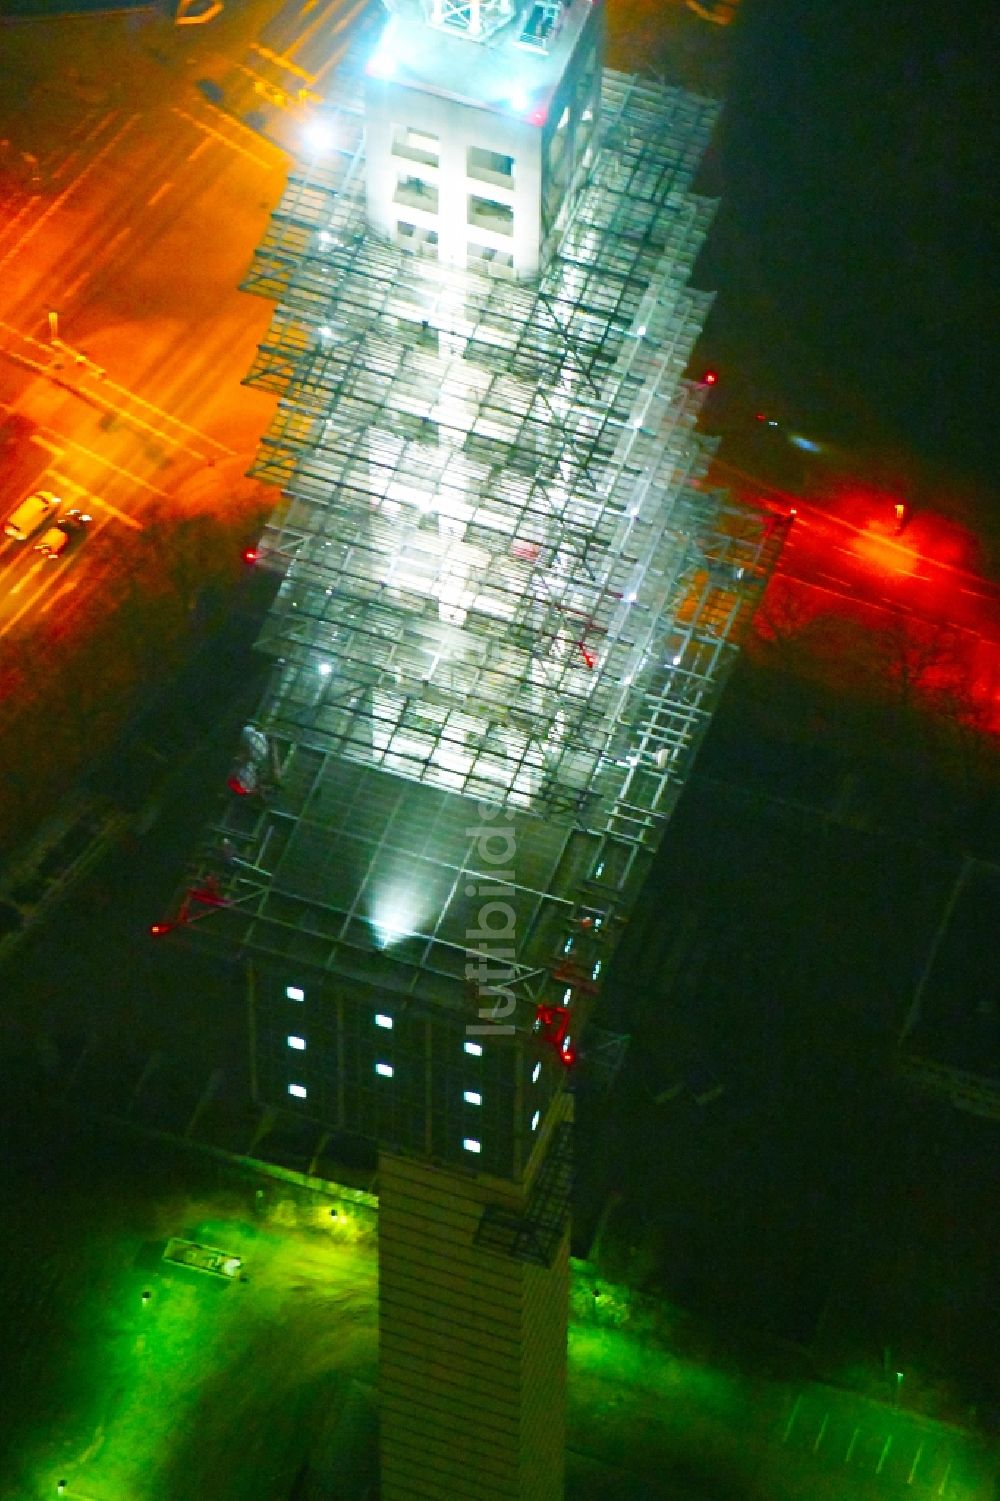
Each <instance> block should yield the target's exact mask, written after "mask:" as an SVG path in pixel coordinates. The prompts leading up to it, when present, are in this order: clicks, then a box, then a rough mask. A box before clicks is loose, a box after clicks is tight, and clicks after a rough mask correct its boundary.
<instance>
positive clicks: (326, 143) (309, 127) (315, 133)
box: [302, 115, 337, 156]
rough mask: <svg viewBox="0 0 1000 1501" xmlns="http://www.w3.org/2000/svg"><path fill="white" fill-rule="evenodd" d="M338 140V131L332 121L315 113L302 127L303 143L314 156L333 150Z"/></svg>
mask: <svg viewBox="0 0 1000 1501" xmlns="http://www.w3.org/2000/svg"><path fill="white" fill-rule="evenodd" d="M336 142H337V132H336V131H335V130H334V128H333V123H332V121H330V120H324V119H323V118H322V116H320V115H313V117H312V119H311V120H307V121H306V123H305V124H304V125H303V127H302V144H303V145H304V146H305V148H306V150H307V151H309V152H311V153H312V155H313V156H319V155H321V154H322V153H323V152H325V151H331V150H332V149H333V147H334V146H335V145H336Z"/></svg>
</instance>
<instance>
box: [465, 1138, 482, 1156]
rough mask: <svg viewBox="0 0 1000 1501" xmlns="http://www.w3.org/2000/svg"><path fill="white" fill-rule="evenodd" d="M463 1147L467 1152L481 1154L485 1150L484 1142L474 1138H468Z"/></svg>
mask: <svg viewBox="0 0 1000 1501" xmlns="http://www.w3.org/2000/svg"><path fill="white" fill-rule="evenodd" d="M462 1146H463V1147H464V1148H465V1150H466V1151H467V1152H481V1151H482V1150H483V1145H482V1142H479V1141H477V1140H476V1138H475V1137H474V1136H466V1137H465V1139H464V1140H463V1142H462Z"/></svg>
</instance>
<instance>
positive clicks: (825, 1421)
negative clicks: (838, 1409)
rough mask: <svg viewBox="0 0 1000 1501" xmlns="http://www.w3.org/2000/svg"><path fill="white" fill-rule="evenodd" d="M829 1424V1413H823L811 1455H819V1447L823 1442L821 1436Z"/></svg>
mask: <svg viewBox="0 0 1000 1501" xmlns="http://www.w3.org/2000/svg"><path fill="white" fill-rule="evenodd" d="M829 1422H830V1414H829V1412H825V1413H824V1414H823V1421H822V1423H820V1425H819V1432H818V1433H817V1435H816V1439H815V1442H814V1443H813V1453H814V1454H818V1453H819V1446H820V1444H821V1443H822V1442H823V1435H824V1433H825V1432H826V1430H827V1427H828V1426H829Z"/></svg>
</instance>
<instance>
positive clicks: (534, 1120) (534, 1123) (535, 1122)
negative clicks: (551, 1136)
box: [531, 1110, 542, 1131]
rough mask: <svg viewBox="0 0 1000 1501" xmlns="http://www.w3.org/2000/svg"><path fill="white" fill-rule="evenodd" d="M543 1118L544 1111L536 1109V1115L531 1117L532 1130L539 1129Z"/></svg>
mask: <svg viewBox="0 0 1000 1501" xmlns="http://www.w3.org/2000/svg"><path fill="white" fill-rule="evenodd" d="M541 1118H542V1112H541V1111H540V1110H536V1111H535V1113H534V1115H533V1116H532V1117H531V1129H532V1131H537V1130H538V1122H539V1121H540V1120H541Z"/></svg>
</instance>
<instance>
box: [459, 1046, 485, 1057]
mask: <svg viewBox="0 0 1000 1501" xmlns="http://www.w3.org/2000/svg"><path fill="white" fill-rule="evenodd" d="M462 1046H463V1047H464V1049H465V1051H466V1052H467V1053H470V1054H471V1055H472V1057H473V1058H481V1057H482V1056H483V1045H482V1043H481V1042H466V1043H463V1044H462Z"/></svg>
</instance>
